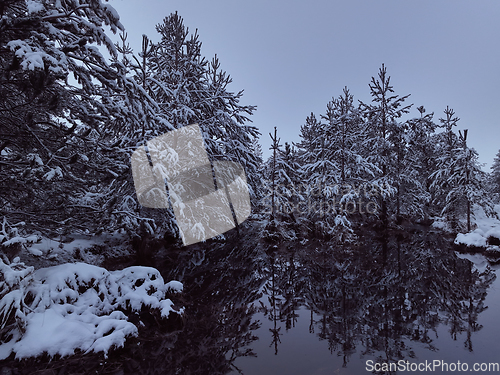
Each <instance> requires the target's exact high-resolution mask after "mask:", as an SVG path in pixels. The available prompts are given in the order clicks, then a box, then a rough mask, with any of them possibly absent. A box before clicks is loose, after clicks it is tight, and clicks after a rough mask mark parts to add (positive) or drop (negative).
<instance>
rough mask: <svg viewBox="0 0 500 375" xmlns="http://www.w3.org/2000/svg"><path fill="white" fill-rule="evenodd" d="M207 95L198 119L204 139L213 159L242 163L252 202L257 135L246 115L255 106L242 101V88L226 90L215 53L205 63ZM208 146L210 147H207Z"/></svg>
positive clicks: (257, 179)
mask: <svg viewBox="0 0 500 375" xmlns="http://www.w3.org/2000/svg"><path fill="white" fill-rule="evenodd" d="M205 78H206V84H207V88H206V89H207V90H206V91H207V96H206V97H204V103H203V110H202V115H203V117H202V119H201V121H200V122H199V124H200V127H201V129H202V130H203V131H204V132H205V142H206V143H207V145H210V144H211V143H213V147H209V155H210V156H211V157H212V158H213V159H224V160H230V161H233V162H236V163H239V164H240V165H242V166H243V168H244V170H245V174H246V178H247V183H248V185H249V187H250V197H251V200H252V202H255V201H257V199H258V196H259V191H258V190H259V189H260V184H261V181H260V177H259V176H258V168H259V164H260V162H259V159H258V157H257V155H256V153H255V152H256V150H255V149H254V147H253V146H254V141H256V140H257V138H258V136H259V135H260V133H259V131H258V130H257V128H256V127H255V126H253V125H251V124H250V122H251V120H250V116H251V115H252V113H253V112H254V111H255V109H256V107H255V106H252V105H242V104H240V100H241V98H242V96H243V90H241V91H239V92H238V93H236V94H235V93H233V92H231V91H229V87H228V86H229V84H231V83H232V78H231V77H230V76H229V75H228V74H227V73H226V72H225V71H224V70H222V69H221V68H220V62H219V59H218V57H217V55H216V56H215V57H214V58H213V59H212V60H211V61H210V63H209V64H208V69H207V71H206V75H205ZM210 150H212V151H210Z"/></svg>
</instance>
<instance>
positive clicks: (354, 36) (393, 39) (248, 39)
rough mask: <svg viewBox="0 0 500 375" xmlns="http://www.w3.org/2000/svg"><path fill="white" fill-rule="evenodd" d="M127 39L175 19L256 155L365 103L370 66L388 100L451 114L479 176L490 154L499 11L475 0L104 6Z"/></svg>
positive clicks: (497, 136) (130, 2) (124, 0)
mask: <svg viewBox="0 0 500 375" xmlns="http://www.w3.org/2000/svg"><path fill="white" fill-rule="evenodd" d="M111 4H112V5H113V6H114V7H115V8H116V9H117V10H118V12H119V13H120V16H121V20H122V23H123V24H124V26H125V28H126V29H127V32H128V36H129V41H130V44H131V46H132V47H133V48H134V50H135V51H137V52H138V51H139V48H140V41H141V36H142V34H147V35H148V36H149V37H150V38H151V39H153V40H158V35H157V33H156V31H155V25H156V24H158V23H160V22H161V21H162V20H163V18H164V17H165V16H167V15H168V14H170V13H172V12H175V11H178V12H179V14H180V15H181V16H182V17H183V18H184V23H185V25H186V26H188V27H189V28H190V30H191V31H194V30H195V29H198V33H199V35H200V40H201V41H202V43H203V48H202V53H203V55H204V56H206V57H207V58H208V59H210V58H211V57H212V56H213V55H214V54H217V55H218V56H219V58H220V60H221V65H222V68H223V69H225V70H226V71H227V72H228V73H229V74H230V75H231V76H232V78H233V84H232V85H231V87H230V88H231V89H232V91H239V90H241V89H244V90H245V93H244V96H243V99H242V102H243V104H254V105H257V106H258V109H257V111H256V113H255V115H254V116H252V118H253V122H254V125H256V126H257V127H258V128H259V129H260V131H261V133H262V137H261V143H262V144H263V148H264V152H265V155H269V151H267V149H268V147H269V145H270V141H269V136H268V133H269V132H270V131H271V130H272V128H273V127H274V126H277V127H278V133H279V136H280V137H281V140H282V143H284V142H285V141H288V142H291V141H298V140H299V136H298V135H299V129H300V126H301V125H302V124H303V123H304V121H305V118H306V116H307V115H308V114H310V113H311V112H314V113H315V114H316V115H317V116H319V115H320V114H322V113H324V112H325V108H326V104H327V102H328V101H329V100H331V98H332V96H333V97H337V96H338V95H340V94H341V92H342V88H343V87H344V86H348V87H349V89H350V91H351V92H352V93H353V94H354V98H355V100H357V99H359V100H362V101H365V102H367V101H370V93H369V87H368V84H369V82H370V80H371V77H372V76H376V75H377V73H378V69H379V68H380V66H381V64H382V63H384V64H385V65H386V67H387V71H388V73H389V75H391V83H392V85H393V86H394V89H395V92H396V94H399V95H406V94H411V96H410V98H409V100H408V101H409V103H414V106H413V108H412V111H411V113H410V115H411V116H417V115H418V111H417V109H416V107H418V106H420V105H424V106H425V108H426V109H427V112H434V113H435V116H434V118H435V120H436V121H437V119H438V118H440V117H442V115H443V110H444V109H445V108H446V106H447V105H448V106H450V107H451V108H453V109H454V110H455V112H456V114H457V116H458V117H460V119H461V120H460V122H459V123H458V125H459V126H458V128H459V129H464V128H468V129H470V130H469V139H470V142H469V143H470V145H471V146H473V147H475V148H476V149H477V150H478V152H479V155H480V161H481V162H483V163H486V164H487V166H486V169H487V170H488V171H489V166H490V165H491V162H492V160H493V158H494V156H495V154H496V153H497V152H498V150H499V149H500V114H499V111H498V109H499V107H500V71H499V68H500V22H498V19H499V17H500V2H498V1H493V0H486V1H485V0H481V1H475V2H473V1H459V0H446V1H444V0H443V1H434V0H432V1H430V0H419V1H396V0H390V1H389V0H380V1H374V0H354V1H307V2H305V1H295V0H293V1H291V0H287V1H277V0H252V1H229V0H214V1H202V0H196V1H190V0H184V1H177V0H172V1H161V0H148V1H139V0H114V1H112V2H111Z"/></svg>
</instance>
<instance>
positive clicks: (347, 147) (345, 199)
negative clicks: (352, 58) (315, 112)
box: [322, 87, 378, 240]
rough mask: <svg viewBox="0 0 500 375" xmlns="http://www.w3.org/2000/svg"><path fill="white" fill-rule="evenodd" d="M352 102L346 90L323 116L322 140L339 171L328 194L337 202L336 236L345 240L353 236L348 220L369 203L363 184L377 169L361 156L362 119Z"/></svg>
mask: <svg viewBox="0 0 500 375" xmlns="http://www.w3.org/2000/svg"><path fill="white" fill-rule="evenodd" d="M353 102H354V99H353V95H352V94H351V93H350V92H349V89H348V88H347V87H344V90H343V93H342V95H340V96H339V97H338V98H336V99H335V98H334V99H332V100H331V101H330V102H329V103H328V104H327V109H326V115H324V116H322V118H323V119H324V120H325V121H326V124H325V126H324V133H325V134H324V136H323V138H324V139H326V140H327V149H328V155H327V157H328V159H329V160H330V161H332V162H333V163H334V165H335V166H336V168H337V170H336V176H335V177H336V180H335V181H331V182H330V186H331V189H330V190H329V191H327V195H328V197H329V198H330V199H333V202H335V210H332V211H333V212H332V214H333V215H334V217H335V219H334V223H335V233H336V235H338V236H340V237H341V238H342V239H343V240H345V239H346V235H348V234H349V233H351V230H350V227H351V222H350V220H349V219H348V217H349V216H353V214H356V213H360V212H362V211H364V210H363V209H362V208H361V206H360V205H361V204H363V205H365V204H366V203H367V202H366V198H367V197H365V196H363V193H364V192H365V191H367V190H366V189H365V187H364V182H365V181H366V180H367V179H369V178H372V177H373V176H374V173H375V172H376V171H377V170H378V169H377V167H376V166H375V165H373V164H371V163H369V162H368V161H367V160H366V159H365V158H364V157H362V156H361V155H360V152H361V150H360V148H359V145H360V144H361V142H362V138H361V136H362V132H361V130H362V129H361V125H362V119H361V116H360V113H359V110H358V108H355V107H354V104H353ZM368 199H369V198H368ZM362 201H363V202H362Z"/></svg>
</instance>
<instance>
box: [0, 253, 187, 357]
mask: <svg viewBox="0 0 500 375" xmlns="http://www.w3.org/2000/svg"><path fill="white" fill-rule="evenodd" d="M180 291H182V284H181V283H180V282H177V281H171V282H169V283H167V284H165V283H164V281H163V278H162V276H161V275H160V273H159V271H158V270H156V269H154V268H150V267H140V266H136V267H128V268H125V269H123V270H120V271H114V272H110V271H107V270H106V269H104V268H101V267H97V266H94V265H90V264H86V263H65V264H60V265H57V266H52V267H46V268H40V269H38V270H34V268H33V267H27V266H25V265H24V263H22V262H20V260H19V258H18V257H16V258H15V259H14V261H13V262H12V263H10V264H6V263H4V262H3V261H2V260H0V297H1V300H0V329H1V331H0V332H1V333H2V336H3V337H5V338H6V339H5V340H3V341H2V342H1V343H0V360H1V359H5V358H7V357H8V356H9V355H10V354H11V353H12V352H14V353H15V356H16V358H26V357H32V356H38V355H41V354H43V353H47V354H48V355H50V356H54V355H56V354H59V355H61V356H64V355H71V354H73V353H75V350H76V349H79V350H81V351H83V352H91V351H94V352H104V354H105V355H107V352H108V351H109V350H110V349H111V348H112V347H119V346H123V344H124V343H125V340H126V338H127V337H130V336H134V335H137V332H138V327H136V326H135V325H134V324H132V323H131V322H129V321H128V320H127V316H126V315H125V313H129V312H133V311H138V310H140V309H141V308H142V306H147V307H149V308H150V309H153V310H156V311H157V312H158V313H159V314H160V316H161V317H163V318H167V317H168V316H169V314H170V313H176V314H181V313H182V309H175V308H174V306H173V303H172V301H171V300H170V299H168V298H167V294H168V293H171V292H180Z"/></svg>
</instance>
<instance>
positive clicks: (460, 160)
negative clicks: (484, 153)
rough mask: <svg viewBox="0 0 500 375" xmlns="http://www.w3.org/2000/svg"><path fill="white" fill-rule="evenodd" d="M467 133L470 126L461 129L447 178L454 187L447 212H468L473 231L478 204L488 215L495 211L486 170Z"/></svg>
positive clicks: (470, 226)
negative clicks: (486, 184)
mask: <svg viewBox="0 0 500 375" xmlns="http://www.w3.org/2000/svg"><path fill="white" fill-rule="evenodd" d="M467 133H468V132H467V129H465V130H464V131H463V133H462V132H459V139H458V145H459V147H457V148H455V149H454V150H453V160H452V162H451V164H450V172H449V173H448V180H447V185H448V186H450V190H449V192H448V194H447V196H446V203H445V206H444V208H443V213H447V212H450V211H451V212H453V214H454V216H455V217H458V216H461V215H464V216H465V217H466V220H467V232H470V231H471V229H472V222H471V216H472V215H473V212H472V209H473V206H474V205H475V204H477V205H479V206H481V207H482V208H483V209H484V211H485V213H486V214H487V215H488V216H493V215H495V213H494V210H493V203H492V201H491V200H490V198H489V195H488V193H487V190H486V186H485V181H486V173H485V172H483V171H482V170H481V165H480V164H479V161H478V154H477V152H476V150H474V149H473V148H469V147H468V146H467Z"/></svg>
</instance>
